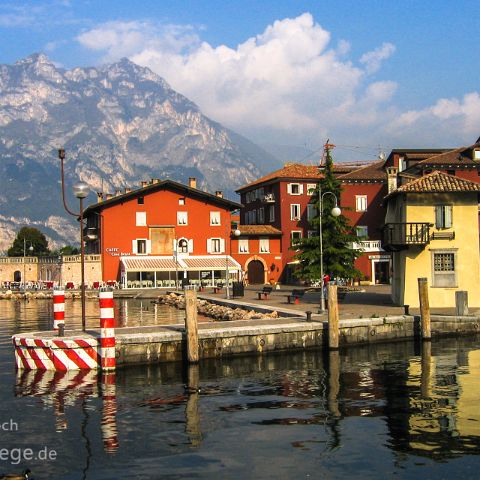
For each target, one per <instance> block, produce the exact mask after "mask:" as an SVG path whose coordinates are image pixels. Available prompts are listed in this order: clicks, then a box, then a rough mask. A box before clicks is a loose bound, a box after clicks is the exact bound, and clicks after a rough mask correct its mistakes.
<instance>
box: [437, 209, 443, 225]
mask: <svg viewBox="0 0 480 480" xmlns="http://www.w3.org/2000/svg"><path fill="white" fill-rule="evenodd" d="M435 227H436V228H442V227H443V222H442V206H441V205H437V206H436V207H435Z"/></svg>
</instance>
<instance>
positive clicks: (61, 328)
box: [58, 323, 65, 337]
mask: <svg viewBox="0 0 480 480" xmlns="http://www.w3.org/2000/svg"><path fill="white" fill-rule="evenodd" d="M58 336H59V337H64V336H65V324H64V323H60V325H58Z"/></svg>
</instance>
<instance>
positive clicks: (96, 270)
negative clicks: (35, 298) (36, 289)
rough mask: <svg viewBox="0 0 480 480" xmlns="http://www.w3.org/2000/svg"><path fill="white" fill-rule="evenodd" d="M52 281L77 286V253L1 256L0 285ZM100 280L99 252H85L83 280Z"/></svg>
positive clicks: (78, 262) (78, 277)
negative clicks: (59, 255)
mask: <svg viewBox="0 0 480 480" xmlns="http://www.w3.org/2000/svg"><path fill="white" fill-rule="evenodd" d="M24 279H25V281H26V283H36V282H40V283H43V282H54V284H55V285H59V284H61V285H66V284H67V282H72V283H73V284H74V285H75V286H78V285H79V284H80V281H81V262H80V255H67V256H63V257H0V285H2V284H4V283H7V282H22V283H23V281H24ZM101 281H102V264H101V258H100V255H85V283H86V284H87V285H88V286H92V285H93V283H94V282H101Z"/></svg>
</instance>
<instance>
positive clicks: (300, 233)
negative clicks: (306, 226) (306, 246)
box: [290, 230, 303, 247]
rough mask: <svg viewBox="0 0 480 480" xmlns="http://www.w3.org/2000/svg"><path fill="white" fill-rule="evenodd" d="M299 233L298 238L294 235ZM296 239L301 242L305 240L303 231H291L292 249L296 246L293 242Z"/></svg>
mask: <svg viewBox="0 0 480 480" xmlns="http://www.w3.org/2000/svg"><path fill="white" fill-rule="evenodd" d="M297 233H298V236H297V235H294V234H297ZM294 238H296V239H297V240H301V239H302V238H303V235H302V231H301V230H291V231H290V245H291V246H292V247H294V246H295V243H294V242H293V239H294Z"/></svg>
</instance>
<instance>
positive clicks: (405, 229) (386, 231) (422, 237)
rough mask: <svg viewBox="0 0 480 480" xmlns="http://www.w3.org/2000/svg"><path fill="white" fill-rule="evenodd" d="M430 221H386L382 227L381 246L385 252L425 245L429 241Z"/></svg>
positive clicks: (431, 225)
mask: <svg viewBox="0 0 480 480" xmlns="http://www.w3.org/2000/svg"><path fill="white" fill-rule="evenodd" d="M430 227H433V224H431V223H421V222H410V223H387V224H385V226H384V227H383V242H382V245H383V248H384V250H386V251H387V252H396V251H399V250H405V249H407V248H409V247H411V246H413V245H418V246H423V247H424V246H425V245H427V244H428V243H429V242H430V238H431V236H430Z"/></svg>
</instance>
